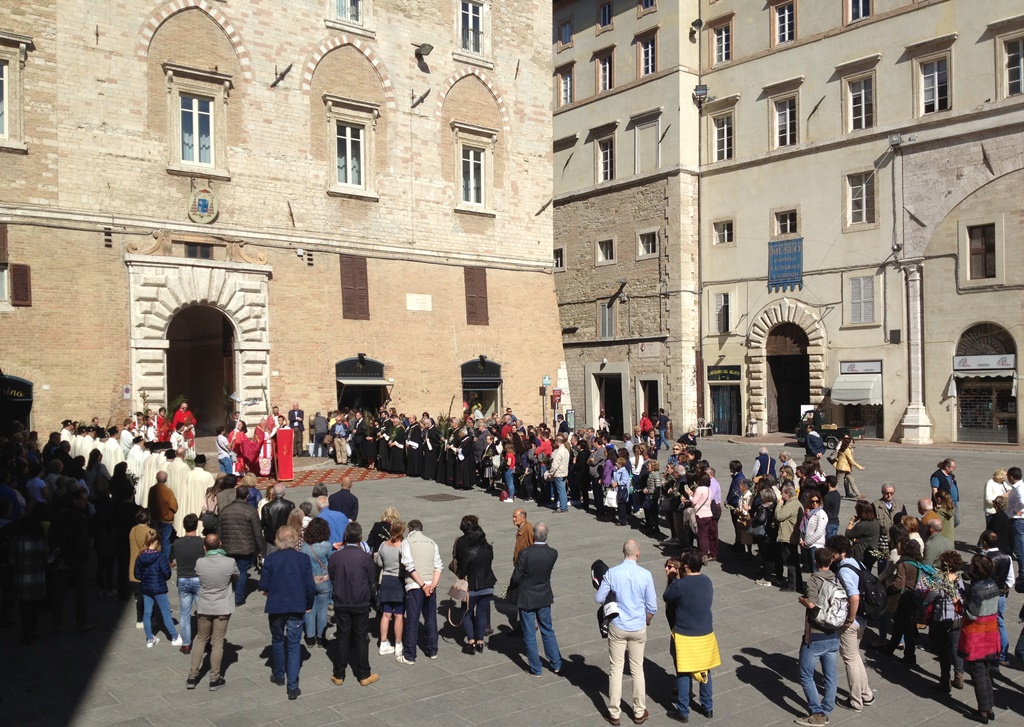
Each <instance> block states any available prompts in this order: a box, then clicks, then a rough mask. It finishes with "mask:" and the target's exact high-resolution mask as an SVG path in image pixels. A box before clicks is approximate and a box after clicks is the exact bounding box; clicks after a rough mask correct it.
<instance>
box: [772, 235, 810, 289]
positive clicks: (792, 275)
mask: <svg viewBox="0 0 1024 727" xmlns="http://www.w3.org/2000/svg"><path fill="white" fill-rule="evenodd" d="M803 275H804V241H803V238H800V237H798V238H795V239H793V240H777V241H775V242H769V243H768V290H769V291H770V292H772V293H777V292H779V291H782V292H786V291H787V290H794V289H796V288H801V289H802V288H803V287H804V278H803Z"/></svg>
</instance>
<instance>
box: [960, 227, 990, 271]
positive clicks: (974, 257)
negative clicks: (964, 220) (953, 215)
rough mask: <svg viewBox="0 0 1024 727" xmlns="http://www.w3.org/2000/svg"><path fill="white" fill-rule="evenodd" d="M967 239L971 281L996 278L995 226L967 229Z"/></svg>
mask: <svg viewBox="0 0 1024 727" xmlns="http://www.w3.org/2000/svg"><path fill="white" fill-rule="evenodd" d="M967 239H968V240H969V241H970V246H971V247H970V254H971V280H984V279H986V278H994V277H996V226H995V225H975V226H973V227H968V228H967Z"/></svg>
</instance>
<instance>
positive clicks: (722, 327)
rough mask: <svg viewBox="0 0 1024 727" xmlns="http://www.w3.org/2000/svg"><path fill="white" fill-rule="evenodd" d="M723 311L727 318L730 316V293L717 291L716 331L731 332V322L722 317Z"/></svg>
mask: <svg viewBox="0 0 1024 727" xmlns="http://www.w3.org/2000/svg"><path fill="white" fill-rule="evenodd" d="M723 311H724V312H725V318H726V319H727V318H728V316H729V294H728V293H715V333H728V332H729V324H728V322H727V320H724V319H723V317H722V313H723Z"/></svg>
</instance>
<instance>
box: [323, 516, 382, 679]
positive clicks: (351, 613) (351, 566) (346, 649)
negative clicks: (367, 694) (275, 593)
mask: <svg viewBox="0 0 1024 727" xmlns="http://www.w3.org/2000/svg"><path fill="white" fill-rule="evenodd" d="M362 539H363V528H362V526H361V525H360V524H359V523H349V524H348V526H347V527H346V528H345V545H344V547H342V548H341V550H338V551H336V552H335V553H334V554H333V555H332V556H331V559H330V560H329V561H327V573H328V575H330V577H331V584H332V587H333V590H334V619H335V621H337V623H338V635H337V639H338V650H337V652H336V654H335V656H334V673H333V674H332V675H331V683H332V684H334V685H335V686H339V687H340V686H341V685H342V684H344V683H345V666H346V665H351V667H352V673H353V674H355V676H356V679H358V680H359V684H360V686H364V687H365V686H368V685H370V684H373V683H374V682H375V681H377V680H378V679H379V678H380V677H379V676H378V675H377V674H371V673H370V655H369V646H368V644H369V631H370V602H371V600H372V598H373V596H372V594H373V591H372V587H373V584H374V583H376V582H377V568H376V566H374V564H373V559H372V558H371V557H370V554H369V553H367V552H366V551H365V550H363V548H362V546H361V545H360V543H361V541H362Z"/></svg>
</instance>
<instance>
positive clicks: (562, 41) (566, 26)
mask: <svg viewBox="0 0 1024 727" xmlns="http://www.w3.org/2000/svg"><path fill="white" fill-rule="evenodd" d="M558 45H560V46H561V47H563V48H564V47H566V46H570V45H572V20H565V21H562V23H561V24H560V25H559V26H558Z"/></svg>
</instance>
